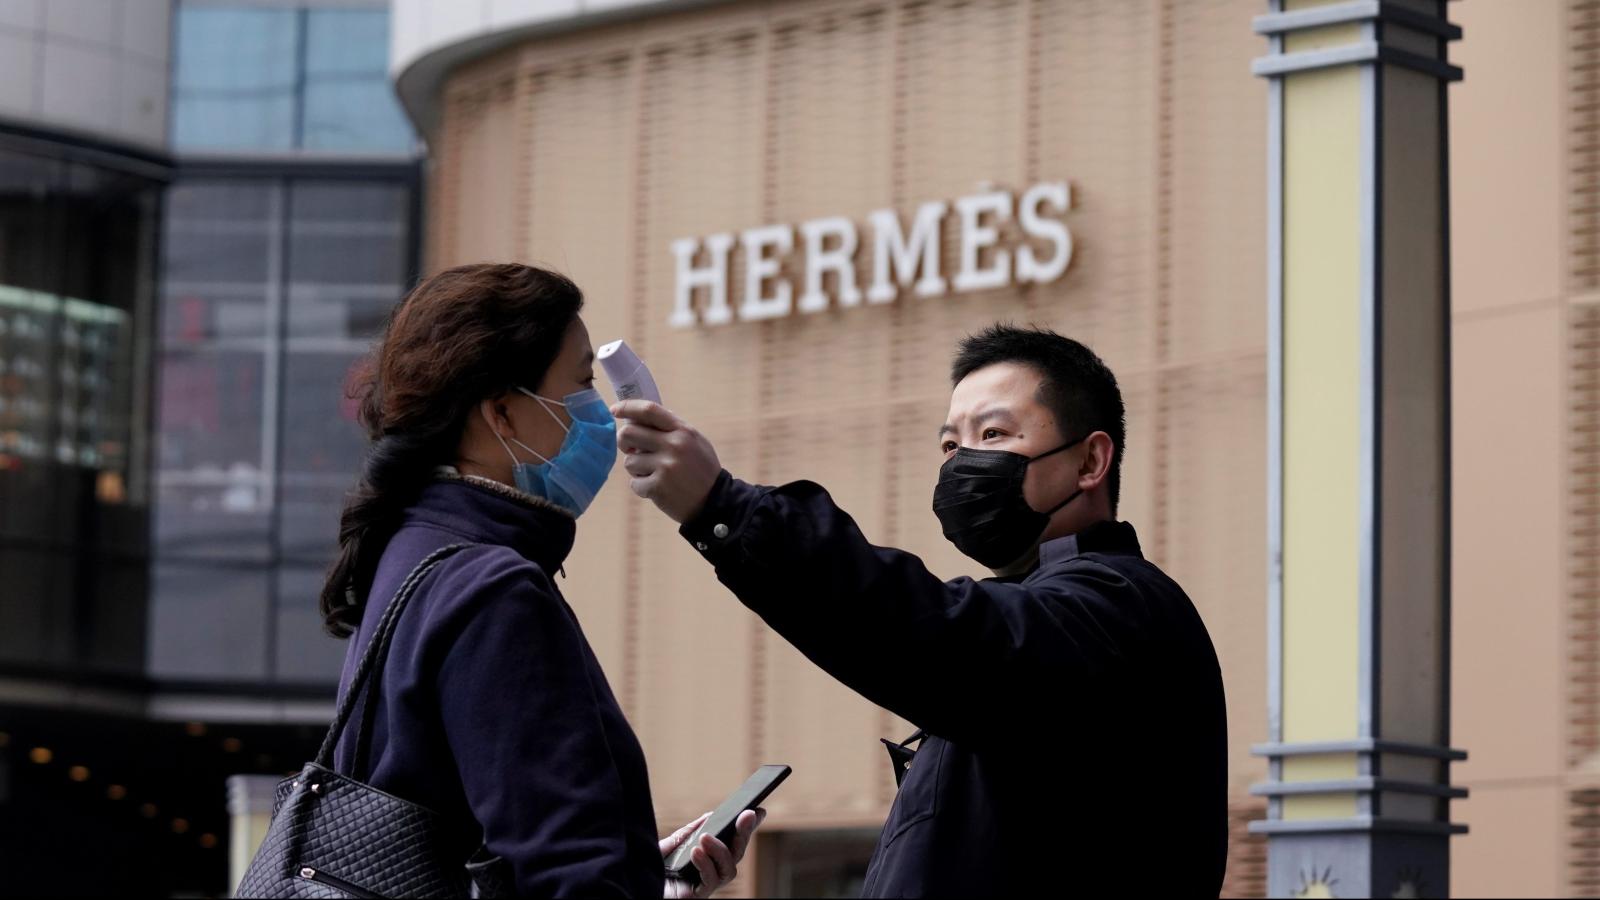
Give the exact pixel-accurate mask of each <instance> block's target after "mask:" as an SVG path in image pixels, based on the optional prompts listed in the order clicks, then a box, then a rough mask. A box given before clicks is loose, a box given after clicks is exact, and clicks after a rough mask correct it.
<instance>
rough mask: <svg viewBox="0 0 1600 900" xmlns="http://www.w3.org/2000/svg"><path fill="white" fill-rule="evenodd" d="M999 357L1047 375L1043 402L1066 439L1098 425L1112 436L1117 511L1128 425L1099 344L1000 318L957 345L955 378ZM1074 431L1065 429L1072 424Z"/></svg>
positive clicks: (1041, 389) (956, 381)
mask: <svg viewBox="0 0 1600 900" xmlns="http://www.w3.org/2000/svg"><path fill="white" fill-rule="evenodd" d="M995 363H1017V364H1019V365H1024V366H1030V367H1032V368H1033V369H1035V370H1037V371H1038V372H1039V374H1041V375H1043V376H1044V381H1043V383H1041V384H1040V385H1039V396H1038V399H1039V402H1040V403H1042V404H1044V406H1045V408H1047V409H1049V410H1050V412H1052V413H1053V414H1054V415H1055V417H1056V427H1057V428H1060V429H1061V430H1062V432H1063V433H1062V436H1061V437H1062V440H1067V441H1070V440H1074V439H1076V438H1079V437H1084V436H1087V435H1088V434H1090V433H1091V432H1095V431H1104V432H1105V433H1106V434H1108V435H1110V436H1111V445H1112V449H1111V474H1110V477H1109V479H1108V480H1109V482H1110V487H1111V513H1112V515H1116V512H1117V498H1118V496H1119V495H1120V494H1121V493H1122V449H1123V440H1124V438H1125V436H1126V433H1127V430H1128V425H1127V420H1126V413H1125V412H1124V411H1123V407H1122V391H1121V390H1120V389H1119V388H1118V387H1117V379H1116V376H1114V375H1112V374H1111V370H1110V369H1108V368H1106V364H1105V363H1104V362H1101V361H1100V357H1098V356H1096V355H1095V354H1094V351H1093V350H1090V349H1089V348H1088V347H1085V346H1084V345H1082V344H1080V343H1078V342H1077V341H1075V340H1073V339H1072V338H1069V337H1063V336H1061V335H1059V334H1056V333H1055V332H1054V331H1050V330H1048V329H1045V328H1038V327H1032V328H1018V327H1016V326H1015V325H1005V324H998V323H997V324H994V325H990V326H989V327H988V328H985V329H983V330H982V331H980V332H978V333H977V334H974V335H970V336H968V337H967V338H966V339H965V340H963V341H962V342H961V345H960V346H959V347H958V348H957V349H956V358H955V362H953V363H952V364H951V366H950V384H951V385H952V386H954V385H957V384H960V383H961V379H963V378H966V377H967V376H968V375H971V374H972V373H973V372H976V371H977V370H979V369H982V368H984V367H986V366H992V365H994V364H995ZM1069 428H1070V429H1074V431H1073V433H1071V434H1067V433H1065V432H1066V430H1067V429H1069Z"/></svg>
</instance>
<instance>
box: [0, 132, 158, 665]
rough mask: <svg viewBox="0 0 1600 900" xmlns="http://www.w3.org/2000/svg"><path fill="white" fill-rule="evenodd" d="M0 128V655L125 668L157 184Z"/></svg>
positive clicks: (137, 578) (139, 585)
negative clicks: (3, 134)
mask: <svg viewBox="0 0 1600 900" xmlns="http://www.w3.org/2000/svg"><path fill="white" fill-rule="evenodd" d="M79 159H80V156H79V155H78V154H76V153H73V152H70V149H69V148H60V147H51V146H49V145H47V144H46V143H45V142H42V141H27V140H22V139H18V140H15V141H13V140H11V139H8V138H4V137H0V578H3V581H4V586H3V587H0V597H3V601H0V667H5V668H7V669H11V670H17V669H21V670H28V669H35V668H37V669H42V670H45V671H57V672H59V671H74V672H82V671H94V672H101V673H106V674H128V673H136V672H137V671H138V670H139V669H140V667H141V666H142V664H143V660H144V630H145V629H144V625H145V613H146V587H145V573H146V566H147V562H148V524H147V523H148V503H149V499H150V491H149V487H148V484H147V478H146V477H145V473H146V472H147V471H148V461H149V453H148V443H147V431H148V429H147V426H146V422H147V421H148V418H149V416H148V411H149V385H148V377H147V374H146V373H148V371H149V359H150V331H151V328H150V323H151V319H152V310H153V303H152V299H153V290H152V289H153V286H154V281H155V279H154V265H155V253H156V237H157V224H156V223H157V217H158V213H159V209H160V192H161V187H162V185H161V183H160V181H159V180H157V177H159V174H160V173H155V177H152V176H149V175H146V174H139V172H140V170H142V169H144V168H149V167H147V166H143V165H142V164H136V165H131V166H130V167H129V168H126V169H124V168H116V167H111V166H105V167H102V166H98V165H94V164H91V163H88V162H82V161H79Z"/></svg>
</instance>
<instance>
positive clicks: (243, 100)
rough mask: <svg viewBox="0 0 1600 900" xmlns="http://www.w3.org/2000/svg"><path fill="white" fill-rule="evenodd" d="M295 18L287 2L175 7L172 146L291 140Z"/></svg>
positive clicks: (273, 146) (259, 145)
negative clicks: (255, 6) (280, 5)
mask: <svg viewBox="0 0 1600 900" xmlns="http://www.w3.org/2000/svg"><path fill="white" fill-rule="evenodd" d="M299 17H300V12H299V11H298V10H296V9H293V8H283V9H275V8H274V9H250V8H236V7H207V6H189V5H185V6H183V7H182V8H180V10H179V12H178V22H177V26H176V28H177V38H176V53H175V55H174V66H173V108H172V123H173V142H174V143H175V144H176V145H177V146H179V147H180V148H206V149H234V150H236V149H261V150H287V149H290V148H292V147H294V146H295V143H296V142H295V116H296V98H297V93H298V84H297V81H298V73H297V72H296V61H297V59H298V57H299V41H300V21H299Z"/></svg>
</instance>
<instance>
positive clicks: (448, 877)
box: [235, 544, 506, 898]
mask: <svg viewBox="0 0 1600 900" xmlns="http://www.w3.org/2000/svg"><path fill="white" fill-rule="evenodd" d="M464 546H465V545H464V544H451V545H449V546H447V547H442V548H440V549H438V550H435V551H434V552H433V553H431V554H429V555H428V556H427V557H426V558H425V559H423V560H422V562H420V563H418V564H417V567H416V568H415V569H412V570H411V574H410V575H408V576H406V580H405V582H404V583H403V584H402V585H401V586H400V590H399V591H397V592H396V593H395V595H394V599H392V600H390V601H389V605H388V607H387V608H385V609H384V611H383V615H382V616H381V617H380V618H379V619H378V624H377V626H376V628H375V629H374V631H373V636H372V639H371V641H370V643H368V645H367V650H366V652H365V653H363V654H362V656H361V662H360V663H359V664H358V665H357V666H356V671H355V675H354V676H353V677H352V678H351V680H350V687H349V690H348V691H347V692H346V693H345V696H344V698H343V699H341V700H340V702H339V707H338V712H337V713H336V714H335V716H334V719H333V724H332V725H331V726H330V727H329V728H328V734H327V737H325V738H323V740H322V748H321V749H320V750H318V751H317V757H316V759H315V760H314V761H312V762H308V763H306V764H305V767H304V768H302V769H301V770H300V773H299V774H298V775H295V776H293V777H292V778H287V779H285V780H284V781H282V782H281V783H279V785H278V786H277V791H276V794H275V797H274V804H273V811H272V822H271V824H270V825H269V826H268V827H267V833H266V836H265V837H264V838H263V839H262V842H261V847H260V848H259V849H258V850H257V851H256V855H255V858H254V859H253V860H251V862H250V867H249V868H248V869H247V870H246V871H245V874H244V878H243V879H242V880H241V881H240V882H239V889H238V890H237V891H236V892H235V896H238V897H314V898H336V897H469V896H475V897H477V896H481V897H491V896H502V895H504V892H505V880H504V875H505V871H504V870H505V868H506V866H505V863H504V861H503V860H501V859H500V858H498V857H492V856H489V855H488V853H487V849H486V848H483V847H480V848H479V850H478V852H476V853H474V854H472V855H471V857H470V858H468V857H465V856H463V855H462V853H461V846H462V844H461V841H460V840H459V839H458V837H457V838H452V836H451V834H450V833H449V831H448V829H447V828H446V823H445V820H444V817H443V816H441V815H439V814H438V813H437V812H434V811H433V810H431V809H428V808H427V807H424V806H421V805H418V804H416V803H412V802H411V801H409V800H405V799H402V798H400V797H396V796H394V795H393V794H388V793H385V792H383V791H380V790H378V789H377V788H374V787H372V786H371V785H367V784H363V783H361V782H360V781H357V780H356V779H354V778H352V777H349V776H346V775H341V774H339V773H338V772H335V771H334V770H333V751H334V747H335V746H336V745H337V744H338V742H339V737H340V735H342V734H343V733H344V731H345V726H346V725H347V724H349V721H350V716H351V714H352V713H353V712H354V711H355V708H356V703H357V702H358V701H359V700H362V699H363V698H364V702H362V703H361V719H360V722H359V724H358V726H357V730H356V735H355V737H356V748H355V765H354V768H353V771H354V772H356V773H360V772H363V771H365V770H366V764H367V754H368V751H369V749H370V744H371V741H372V727H373V721H374V718H375V716H374V713H375V711H376V708H377V697H378V695H379V692H380V687H379V686H380V685H382V683H383V668H384V664H385V662H386V661H387V659H388V656H389V643H390V641H391V640H392V639H393V638H394V631H395V625H396V623H397V622H399V621H400V615H401V613H403V612H405V608H406V605H407V604H408V603H409V602H410V601H411V596H412V594H414V593H415V592H416V589H417V585H418V584H419V583H420V582H421V581H422V579H423V578H424V577H425V576H426V575H427V574H428V572H429V571H431V570H432V569H433V567H434V566H436V565H438V564H439V563H440V562H442V561H443V560H444V559H445V558H446V557H448V556H450V555H451V554H452V553H455V552H456V551H457V550H460V549H461V548H462V547H464Z"/></svg>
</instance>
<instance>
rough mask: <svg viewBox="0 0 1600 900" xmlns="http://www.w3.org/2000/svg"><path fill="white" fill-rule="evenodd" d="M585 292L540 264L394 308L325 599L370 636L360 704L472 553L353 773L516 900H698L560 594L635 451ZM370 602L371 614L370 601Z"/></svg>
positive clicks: (720, 871)
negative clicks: (593, 512)
mask: <svg viewBox="0 0 1600 900" xmlns="http://www.w3.org/2000/svg"><path fill="white" fill-rule="evenodd" d="M582 306H583V296H582V294H581V293H580V292H579V290H578V288H577V287H576V286H575V285H574V284H573V283H572V282H571V281H568V280H567V279H566V278H564V277H562V276H560V275H557V274H554V273H551V272H547V271H544V270H541V269H537V268H532V267H529V266H521V265H473V266H462V267H460V268H455V269H450V270H448V271H445V272H440V273H439V274H437V275H434V276H432V277H431V278H428V279H427V280H425V281H424V282H422V283H421V284H420V285H418V286H417V287H416V289H414V290H413V291H412V292H411V293H410V294H409V295H408V296H407V297H406V298H405V300H403V301H402V302H401V304H400V305H399V307H397V308H396V310H395V311H394V313H393V315H392V317H391V319H390V322H389V326H388V329H387V332H386V333H385V335H384V337H383V339H382V341H381V342H380V343H379V345H378V346H377V348H376V349H375V351H374V354H373V358H372V360H371V364H370V367H369V369H368V371H367V373H366V376H365V383H363V384H361V385H359V386H358V392H359V395H360V396H361V397H362V405H361V420H362V423H363V425H364V426H365V427H366V429H367V432H368V435H369V437H370V438H371V447H370V449H369V453H368V456H367V461H366V466H365V470H364V471H363V473H362V477H361V481H360V484H359V485H358V486H357V488H356V490H355V492H354V493H353V495H352V496H351V498H350V499H349V502H348V503H347V504H346V506H345V508H344V512H343V515H342V517H341V520H340V528H339V544H340V550H339V557H338V559H337V561H336V562H335V563H334V565H333V567H332V569H331V570H330V572H329V575H328V580H327V583H326V585H325V586H324V587H323V591H322V601H321V608H322V613H323V615H324V617H325V620H326V622H327V627H328V630H329V631H330V632H332V633H333V634H334V635H336V636H340V637H351V636H353V637H354V638H355V639H354V640H352V641H351V643H350V647H349V650H348V653H347V654H346V656H345V666H344V676H343V678H342V679H341V693H342V692H343V691H344V690H346V689H348V685H349V682H350V678H351V676H352V674H353V673H354V670H355V667H356V663H357V661H358V660H359V659H360V657H361V653H362V650H363V649H364V648H365V646H366V642H367V639H368V638H370V637H371V635H370V633H369V632H370V631H371V628H370V627H368V628H365V629H364V628H363V627H362V625H363V622H369V623H375V622H376V621H377V618H378V616H379V615H380V614H381V612H382V609H383V606H384V604H386V603H387V602H388V599H389V598H390V597H392V596H393V595H394V593H395V592H396V591H397V590H398V589H399V587H400V584H401V582H402V581H403V580H404V579H405V577H406V576H407V574H409V573H410V572H411V570H412V568H413V567H415V566H416V564H417V563H418V562H419V561H421V560H422V559H423V558H424V557H426V556H427V555H428V554H430V553H432V552H433V551H434V550H436V549H438V548H440V547H443V546H445V545H448V544H466V545H467V547H466V548H465V549H463V550H461V551H459V552H457V553H456V554H454V555H452V556H450V557H448V558H447V559H446V560H445V561H444V562H443V563H441V564H440V565H439V566H438V568H436V569H435V570H433V572H432V573H430V574H429V575H428V577H427V578H426V579H425V580H424V581H423V583H422V584H421V585H420V587H419V588H418V590H417V593H416V594H415V596H414V598H413V600H412V602H411V605H410V606H409V607H408V608H407V610H406V613H405V615H404V616H402V617H401V619H400V621H399V624H398V626H397V627H396V630H395V635H394V638H393V643H392V644H391V647H390V651H389V658H388V659H389V661H388V664H387V665H386V667H385V668H384V670H383V675H382V682H381V685H380V694H379V697H378V701H377V702H378V706H377V712H376V716H375V724H374V726H373V729H372V740H371V745H370V751H369V753H368V756H367V759H368V763H367V765H366V766H364V769H365V771H360V772H357V771H352V770H353V768H354V767H355V759H356V749H355V747H354V744H355V741H354V740H343V741H341V742H340V745H339V747H338V751H337V754H336V757H335V762H336V766H337V768H338V770H339V771H340V772H341V773H343V774H348V775H351V776H352V777H354V778H357V779H360V780H364V781H366V782H367V783H368V784H370V785H372V786H373V787H375V788H378V789H380V790H383V791H387V792H389V793H391V794H394V795H397V796H399V797H403V798H405V799H407V800H410V801H412V802H415V803H419V804H421V805H423V806H426V807H429V808H430V809H433V810H435V811H437V812H439V813H441V814H442V815H443V816H444V817H445V818H446V821H447V822H448V823H449V824H450V826H451V830H452V831H453V832H459V834H460V835H461V845H462V857H463V861H465V858H466V856H467V854H468V853H470V852H471V850H472V849H473V848H476V847H477V846H478V845H479V843H480V842H482V843H483V844H485V845H486V846H487V849H488V851H489V853H491V854H494V855H497V856H499V857H501V858H502V859H503V860H504V861H505V863H506V864H507V866H508V867H509V875H510V877H511V879H512V882H513V883H512V885H511V886H510V887H511V888H512V890H514V892H515V893H516V894H517V895H519V896H534V897H551V896H562V897H565V896H582V897H598V896H628V897H661V896H664V895H665V896H690V895H691V891H690V888H689V886H688V885H686V884H684V883H682V882H676V881H672V882H667V881H665V880H664V874H663V872H664V870H663V866H662V858H663V856H665V855H666V854H668V853H670V852H671V851H672V850H674V849H676V847H677V845H678V844H679V843H680V842H682V841H683V840H684V839H686V837H687V836H688V835H689V834H690V832H691V831H692V829H693V827H694V826H695V825H696V824H698V820H697V822H691V823H689V825H686V826H684V828H682V829H679V831H678V832H676V833H674V834H673V835H672V836H671V837H669V838H668V839H667V840H665V841H659V842H658V841H657V839H656V834H655V814H654V811H653V809H652V806H651V802H650V784H649V779H648V777H647V775H646V772H645V760H644V754H643V752H642V751H641V749H640V747H639V742H638V740H637V739H636V738H635V736H634V733H633V730H632V729H631V728H630V727H629V726H628V723H627V721H626V720H625V719H624V718H623V714H622V710H621V708H620V707H619V706H618V705H617V701H616V698H615V697H613V695H612V693H611V688H610V687H609V686H608V685H607V683H606V679H605V675H604V674H603V673H602V672H601V670H600V665H599V663H598V662H597V661H596V659H595V656H594V653H593V652H592V651H591V650H590V648H589V644H588V642H587V641H586V640H585V639H584V636H583V631H582V629H581V628H580V626H579V624H578V620H577V619H576V618H575V617H574V615H573V612H572V610H571V608H569V607H568V606H567V604H566V602H565V601H564V600H563V599H562V597H561V592H560V591H559V590H558V589H557V587H556V583H555V575H556V573H558V572H560V571H561V565H562V561H563V560H564V559H565V558H566V556H567V553H568V551H569V550H571V548H572V544H573V538H574V533H575V530H576V524H577V519H578V517H579V516H581V515H582V514H583V511H584V510H585V509H586V508H587V507H588V506H589V504H590V502H591V501H592V500H593V499H594V496H595V493H596V492H597V491H599V490H600V487H601V485H602V484H603V483H604V482H605V480H606V476H607V474H608V473H609V472H610V470H611V465H612V462H613V461H614V459H615V454H616V440H615V424H614V423H613V422H612V420H611V416H610V413H609V412H608V410H607V408H606V404H605V402H604V401H603V400H601V399H600V396H599V395H598V393H597V392H596V391H595V390H594V353H593V351H592V350H591V349H590V346H589V332H588V329H586V328H585V327H584V324H583V320H582V319H580V318H579V316H578V313H579V310H580V309H581V307H582ZM369 601H370V602H369ZM757 824H759V817H758V816H757V815H755V814H754V813H746V814H745V815H744V816H742V817H741V819H740V823H739V831H738V836H737V837H736V838H735V840H734V842H733V844H734V846H733V847H732V848H731V849H730V848H728V847H726V846H724V845H723V844H722V843H721V842H720V841H717V840H716V839H714V838H712V837H710V836H709V835H707V836H705V837H704V838H702V840H701V846H700V847H697V848H696V849H695V850H694V851H693V859H694V862H695V864H696V867H697V869H698V870H699V872H700V875H701V880H702V885H701V887H700V888H699V889H698V890H696V891H693V895H694V896H708V895H709V894H710V893H711V891H713V890H715V889H716V888H717V887H719V886H720V885H722V884H724V883H726V882H727V881H728V880H729V879H731V878H732V877H733V876H734V872H735V866H736V864H737V862H738V860H739V858H740V857H742V855H743V852H744V849H745V847H746V845H747V844H748V842H749V839H750V834H751V833H752V832H753V831H754V830H755V827H756V826H757Z"/></svg>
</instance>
